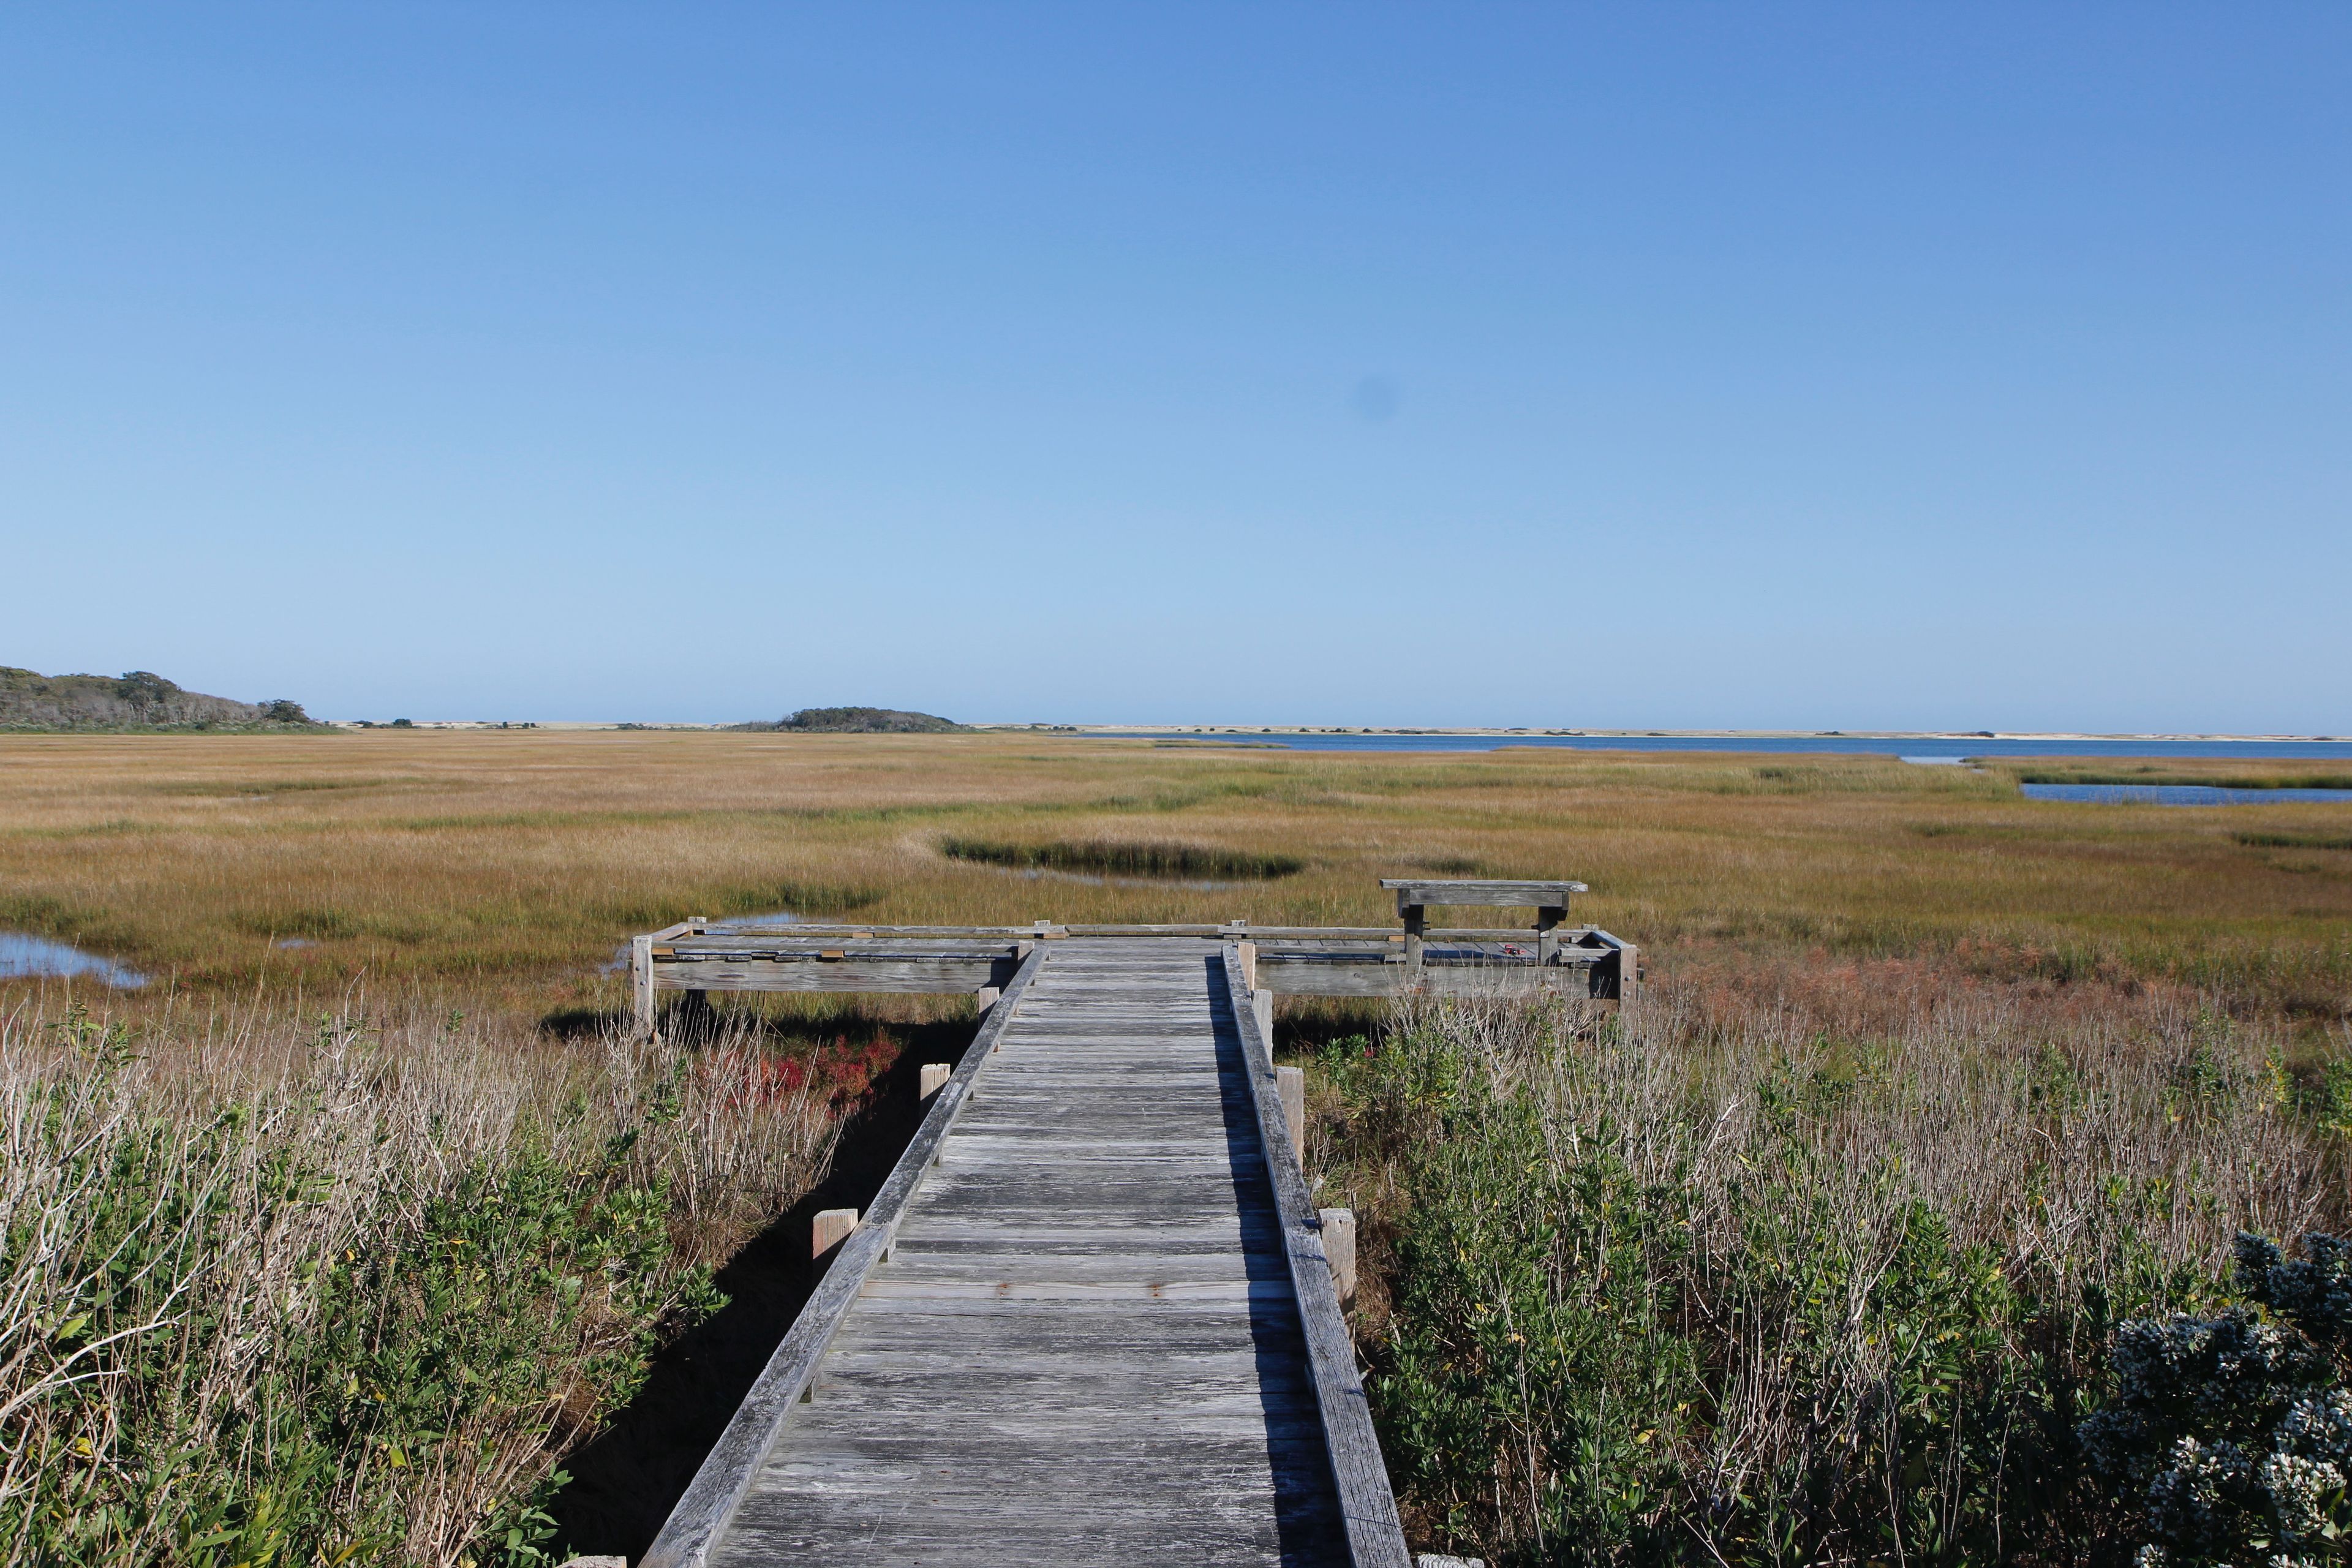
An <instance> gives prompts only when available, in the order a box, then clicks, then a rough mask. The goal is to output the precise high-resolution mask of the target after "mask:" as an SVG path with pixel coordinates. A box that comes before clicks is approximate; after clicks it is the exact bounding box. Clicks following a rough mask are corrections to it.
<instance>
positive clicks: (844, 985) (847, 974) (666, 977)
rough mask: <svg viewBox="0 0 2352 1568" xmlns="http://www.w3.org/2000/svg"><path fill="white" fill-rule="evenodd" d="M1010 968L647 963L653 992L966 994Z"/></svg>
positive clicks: (896, 961)
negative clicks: (651, 978)
mask: <svg viewBox="0 0 2352 1568" xmlns="http://www.w3.org/2000/svg"><path fill="white" fill-rule="evenodd" d="M1011 967H1012V961H1011V960H1010V959H1007V958H977V957H975V958H946V957H940V958H867V957H864V956H855V957H845V958H841V959H837V960H830V961H828V960H824V959H820V958H818V957H817V956H816V955H815V954H814V953H813V952H812V953H809V954H807V955H804V956H803V955H795V956H793V957H791V958H762V959H723V960H722V959H716V958H712V959H704V960H702V961H701V962H698V963H677V962H674V961H670V960H658V961H655V962H654V963H652V964H651V965H650V970H651V973H652V976H653V987H654V989H656V990H658V991H819V992H835V991H845V992H856V991H875V992H908V993H915V994H949V993H955V994H965V993H969V992H972V991H976V990H978V989H979V988H980V987H982V986H983V985H991V984H997V983H998V982H999V980H1000V979H1001V978H1002V972H1003V970H1006V969H1009V968H1011Z"/></svg>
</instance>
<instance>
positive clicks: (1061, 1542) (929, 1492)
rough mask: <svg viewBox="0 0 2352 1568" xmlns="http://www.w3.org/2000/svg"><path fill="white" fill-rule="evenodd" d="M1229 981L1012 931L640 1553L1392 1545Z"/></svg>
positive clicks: (941, 1559)
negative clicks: (986, 992)
mask: <svg viewBox="0 0 2352 1568" xmlns="http://www.w3.org/2000/svg"><path fill="white" fill-rule="evenodd" d="M1242 968H1243V965H1242V963H1241V960H1240V957H1239V955H1238V954H1237V952H1236V950H1235V949H1234V947H1232V946H1231V945H1228V946H1226V947H1224V948H1223V950H1222V951H1219V950H1217V949H1214V948H1210V947H1207V946H1205V945H1202V944H1194V943H1192V942H1167V941H1151V940H1119V939H1116V938H1106V939H1089V940H1079V941H1068V942H1053V943H1039V944H1037V947H1036V949H1035V951H1034V952H1032V953H1031V954H1030V955H1029V956H1027V957H1026V958H1025V959H1024V962H1023V963H1022V965H1021V969H1020V972H1019V973H1018V974H1016V975H1015V976H1013V980H1012V983H1011V984H1010V985H1009V986H1008V987H1007V988H1006V990H1005V993H1004V995H1003V1000H1002V1001H1000V1002H998V1003H997V1004H996V1005H995V1007H994V1009H993V1010H992V1013H991V1015H990V1016H989V1018H988V1019H987V1021H986V1023H985V1024H984V1025H983V1026H982V1030H981V1032H980V1035H979V1037H978V1038H977V1039H976V1040H975V1041H974V1043H973V1046H972V1047H971V1051H970V1052H968V1053H967V1055H966V1057H965V1058H964V1060H963V1061H962V1062H961V1064H960V1065H959V1066H958V1068H957V1069H956V1072H955V1074H954V1076H953V1077H952V1078H951V1079H950V1081H949V1083H948V1084H947V1086H946V1087H945V1088H944V1089H941V1090H940V1094H939V1096H938V1098H937V1100H936V1101H935V1103H934V1105H933V1107H932V1109H931V1111H930V1113H929V1115H928V1116H927V1117H926V1119H925V1121H924V1124H923V1127H922V1129H921V1131H919V1132H918V1134H917V1136H916V1140H915V1142H914V1143H913V1144H912V1145H910V1147H909V1149H908V1155H907V1158H906V1159H905V1160H902V1161H901V1162H900V1165H899V1168H898V1170H897V1171H895V1172H894V1173H892V1176H891V1178H890V1181H889V1182H888V1183H887V1184H886V1185H885V1187H884V1189H883V1191H882V1193H881V1194H880V1195H879V1196H877V1199H876V1201H875V1205H874V1207H873V1209H872V1211H871V1212H870V1213H869V1215H867V1217H866V1223H865V1224H864V1225H862V1226H860V1228H859V1229H858V1230H857V1231H856V1233H854V1234H853V1235H852V1236H851V1237H850V1238H849V1239H848V1240H847V1241H845V1242H844V1243H843V1244H842V1246H841V1247H840V1249H839V1254H838V1256H837V1257H836V1258H835V1261H834V1263H833V1265H832V1267H831V1269H830V1270H829V1272H828V1274H827V1277H826V1279H825V1281H824V1284H823V1285H822V1286H821V1287H820V1289H819V1290H818V1292H817V1294H816V1295H815V1296H814V1297H813V1298H812V1300H811V1301H810V1303H809V1306H808V1308H807V1310H804V1311H803V1315H802V1318H801V1320H800V1321H799V1322H797V1323H796V1324H795V1325H794V1327H793V1331H792V1333H791V1334H790V1335H788V1336H787V1338H786V1340H785V1342H784V1343H783V1344H782V1346H781V1347H779V1349H778V1351H777V1352H776V1356H775V1359H774V1360H773V1361H772V1363H770V1366H769V1369H768V1372H767V1373H764V1374H763V1375H762V1377H761V1382H760V1384H759V1385H757V1386H755V1388H754V1390H753V1392H752V1394H751V1397H750V1398H749V1399H747V1401H746V1402H745V1405H744V1408H743V1410H742V1411H741V1412H740V1413H739V1414H738V1415H737V1417H736V1420H735V1423H734V1425H732V1426H730V1428H729V1430H728V1433H727V1435H726V1436H724V1437H722V1438H721V1439H720V1442H719V1446H718V1447H717V1448H716V1449H714V1450H713V1452H712V1455H711V1457H710V1458H709V1461H708V1462H706V1464H705V1465H704V1467H703V1469H702V1472H701V1473H700V1474H699V1475H698V1477H697V1479H696V1480H695V1483H694V1486H693V1487H692V1488H691V1489H689V1490H688V1494H687V1496H686V1498H685V1499H684V1500H682V1501H681V1502H680V1504H679V1505H678V1509H677V1512H676V1513H674V1514H673V1516H672V1518H671V1520H670V1522H669V1524H668V1525H667V1527H666V1528H665V1529H664V1531H663V1532H662V1535H661V1538H660V1539H659V1540H658V1541H657V1542H656V1543H655V1547H654V1550H653V1552H652V1553H650V1554H649V1555H648V1557H647V1558H646V1564H647V1565H648V1568H705V1565H708V1568H753V1565H764V1564H773V1563H826V1564H848V1563H1050V1564H1055V1565H1078V1564H1088V1563H1103V1564H1109V1563H1122V1564H1125V1563H1145V1562H1176V1561H1182V1562H1185V1563H1196V1564H1213V1563H1301V1564H1308V1563H1312V1564H1321V1563H1365V1564H1371V1563H1377V1564H1381V1568H1393V1565H1394V1564H1401V1563H1407V1562H1408V1561H1409V1559H1408V1558H1407V1556H1406V1554H1405V1548H1404V1541H1403V1537H1402V1532H1401V1531H1399V1530H1398V1527H1397V1523H1396V1516H1395V1505H1394V1502H1393V1500H1392V1499H1391V1496H1390V1493H1389V1488H1388V1481H1387V1477H1386V1475H1385V1473H1384V1472H1383V1471H1382V1470H1381V1467H1380V1457H1379V1453H1378V1449H1377V1447H1376V1446H1375V1445H1374V1444H1373V1442H1372V1438H1371V1431H1370V1421H1369V1416H1368V1414H1367V1412H1366V1411H1365V1409H1364V1405H1363V1393H1362V1389H1361V1386H1360V1383H1359V1381H1358V1379H1357V1375H1356V1368H1355V1365H1354V1361H1353V1356H1352V1352H1351V1350H1350V1348H1349V1345H1348V1342H1347V1337H1346V1330H1345V1327H1344V1324H1343V1323H1342V1322H1341V1321H1340V1318H1339V1302H1338V1300H1337V1297H1336V1294H1335V1293H1334V1290H1333V1289H1332V1285H1331V1280H1330V1277H1329V1264H1328V1260H1327V1259H1326V1258H1325V1257H1324V1254H1323V1251H1322V1246H1321V1241H1320V1239H1319V1236H1318V1228H1317V1227H1318V1221H1317V1219H1316V1215H1315V1210H1314V1209H1313V1207H1312V1202H1311V1199H1310V1198H1309V1196H1308V1194H1307V1189H1306V1186H1305V1184H1304V1181H1303V1179H1302V1178H1301V1175H1300V1173H1299V1171H1298V1167H1297V1159H1296V1156H1295V1155H1294V1154H1293V1152H1292V1150H1291V1148H1290V1144H1289V1141H1288V1137H1287V1134H1286V1131H1284V1130H1283V1129H1284V1123H1283V1122H1282V1120H1281V1116H1282V1112H1281V1110H1280V1107H1279V1104H1278V1102H1277V1101H1276V1097H1275V1092H1274V1088H1273V1084H1274V1077H1273V1068H1272V1064H1271V1060H1270V1058H1269V1057H1268V1053H1267V1050H1266V1044H1267V1043H1266V1041H1265V1037H1264V1035H1263V1032H1262V1029H1263V1026H1262V1024H1261V1022H1260V1019H1259V1017H1258V1016H1256V1014H1255V1010H1254V1008H1253V1006H1252V1000H1251V996H1250V993H1249V990H1248V988H1247V985H1246V984H1245V982H1244V980H1243V978H1242V973H1241V971H1242Z"/></svg>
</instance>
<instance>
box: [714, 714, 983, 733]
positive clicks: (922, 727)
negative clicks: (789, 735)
mask: <svg viewBox="0 0 2352 1568" xmlns="http://www.w3.org/2000/svg"><path fill="white" fill-rule="evenodd" d="M968 727H969V726H966V725H962V724H959V723H957V722H956V721H954V720H952V719H942V718H940V716H939V715H938V714H936V713H910V712H908V711H907V710H905V709H902V708H803V709H802V710H799V711H798V712H795V713H787V714H785V715H784V716H783V717H782V718H781V719H778V720H776V721H773V722H766V721H761V722H755V723H751V724H734V725H730V726H729V728H730V729H736V730H767V731H794V732H797V733H802V734H830V735H941V734H949V733H952V732H954V731H959V730H963V729H966V728H968Z"/></svg>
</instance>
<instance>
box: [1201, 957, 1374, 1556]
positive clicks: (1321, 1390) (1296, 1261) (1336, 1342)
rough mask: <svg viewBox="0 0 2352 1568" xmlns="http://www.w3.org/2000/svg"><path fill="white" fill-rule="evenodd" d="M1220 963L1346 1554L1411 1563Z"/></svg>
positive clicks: (1231, 975)
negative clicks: (1343, 1528)
mask: <svg viewBox="0 0 2352 1568" xmlns="http://www.w3.org/2000/svg"><path fill="white" fill-rule="evenodd" d="M1224 968H1225V975H1224V979H1225V987H1226V994H1227V998H1228V1003H1227V1005H1228V1010H1229V1011H1230V1012H1231V1014H1232V1016H1233V1017H1234V1020H1235V1022H1236V1024H1237V1025H1238V1026H1239V1027H1240V1030H1241V1036H1242V1054H1243V1058H1244V1064H1245V1066H1246V1069H1247V1072H1248V1077H1249V1085H1250V1098H1251V1100H1252V1102H1253V1109H1254V1110H1255V1111H1256V1113H1257V1126H1258V1140H1259V1148H1260V1150H1261V1151H1262V1152H1263V1153H1264V1156H1265V1163H1266V1166H1267V1170H1268V1173H1269V1174H1270V1175H1271V1176H1272V1177H1273V1183H1274V1194H1275V1213H1276V1217H1277V1218H1278V1219H1279V1220H1280V1222H1281V1225H1282V1237H1283V1249H1284V1252H1285V1253H1286V1257H1287V1259H1288V1262H1289V1265H1290V1281H1291V1289H1293V1291H1295V1292H1296V1294H1297V1300H1298V1319H1299V1327H1300V1331H1302V1332H1303V1333H1304V1334H1305V1336H1306V1340H1307V1364H1308V1369H1309V1371H1310V1372H1311V1373H1312V1374H1313V1377H1314V1381H1315V1396H1316V1404H1317V1406H1318V1409H1319V1410H1320V1411H1321V1413H1322V1416H1323V1441H1324V1448H1325V1452H1326V1455H1327V1457H1328V1460H1329V1462H1330V1466H1331V1472H1332V1479H1333V1483H1334V1485H1335V1486H1336V1487H1337V1488H1338V1489H1339V1508H1340V1513H1341V1516H1342V1517H1343V1519H1344V1520H1345V1521H1346V1526H1347V1531H1348V1552H1349V1562H1351V1563H1354V1564H1356V1565H1357V1568H1411V1564H1412V1556H1411V1554H1410V1553H1409V1552H1407V1551H1406V1549H1405V1543H1404V1529H1403V1526H1402V1523H1401V1522H1400V1521H1399V1520H1398V1518H1397V1508H1396V1496H1395V1494H1394V1493H1393V1492H1392V1491H1391V1489H1390V1488H1389V1473H1388V1468H1387V1467H1386V1466H1385V1465H1384V1464H1382V1462H1381V1446H1380V1439H1379V1438H1378V1437H1377V1436H1375V1435H1374V1434H1373V1431H1372V1413H1371V1406H1370V1402H1369V1401H1368V1400H1367V1398H1366V1396H1365V1394H1364V1383H1363V1377H1362V1375H1361V1373H1360V1372H1359V1371H1358V1370H1357V1367H1356V1349H1355V1344H1354V1342H1353V1341H1351V1340H1350V1339H1349V1337H1348V1323H1347V1319H1346V1318H1345V1317H1344V1316H1342V1315H1341V1312H1340V1310H1339V1289H1338V1287H1337V1285H1336V1284H1335V1283H1334V1281H1333V1279H1332V1277H1331V1260H1330V1258H1329V1257H1328V1255H1327V1254H1326V1253H1325V1252H1324V1250H1323V1242H1322V1218H1321V1216H1320V1215H1318V1213H1317V1212H1316V1208H1315V1200H1314V1197H1313V1195H1312V1194H1310V1193H1309V1191H1308V1189H1307V1174H1306V1173H1305V1172H1304V1171H1303V1170H1301V1169H1300V1168H1299V1164H1298V1161H1297V1157H1296V1156H1295V1155H1293V1154H1292V1152H1291V1150H1290V1142H1289V1136H1288V1129H1287V1128H1286V1126H1285V1124H1284V1118H1283V1108H1282V1100H1281V1096H1280V1093H1279V1091H1278V1089H1277V1088H1276V1078H1275V1070H1274V1042H1273V1041H1272V1040H1270V1039H1268V1038H1266V1037H1265V1035H1264V1034H1262V1033H1261V1032H1260V1031H1259V1030H1258V1028H1257V1027H1256V1017H1255V1012H1254V1010H1253V1009H1252V1007H1251V1005H1250V994H1249V989H1248V987H1247V986H1246V985H1244V984H1243V980H1242V972H1241V963H1240V960H1239V959H1238V958H1237V957H1236V956H1235V955H1234V953H1233V952H1232V950H1231V949H1228V950H1227V951H1226V952H1225V954H1224Z"/></svg>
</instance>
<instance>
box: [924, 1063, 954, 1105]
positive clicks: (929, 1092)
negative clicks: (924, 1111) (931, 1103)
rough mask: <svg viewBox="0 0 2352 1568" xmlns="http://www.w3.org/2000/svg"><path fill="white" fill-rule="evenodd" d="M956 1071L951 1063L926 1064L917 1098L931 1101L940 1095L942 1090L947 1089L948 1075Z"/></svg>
mask: <svg viewBox="0 0 2352 1568" xmlns="http://www.w3.org/2000/svg"><path fill="white" fill-rule="evenodd" d="M954 1071H955V1067H954V1065H953V1064H952V1063H950V1062H925V1063H924V1064H923V1072H922V1079H921V1082H920V1083H919V1085H918V1088H917V1092H916V1095H915V1098H916V1099H918V1100H929V1099H930V1098H931V1096H933V1095H935V1094H937V1093H939V1091H940V1089H945V1088H946V1087H947V1082H948V1075H949V1074H950V1073H952V1072H954Z"/></svg>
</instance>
